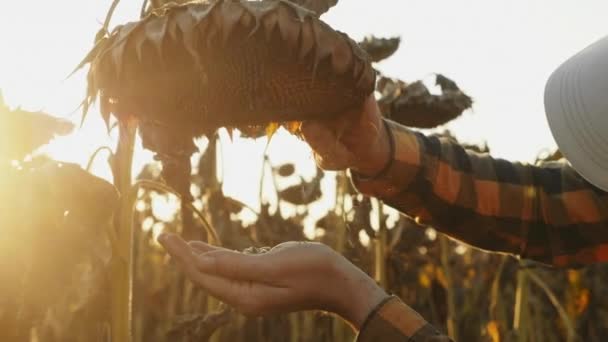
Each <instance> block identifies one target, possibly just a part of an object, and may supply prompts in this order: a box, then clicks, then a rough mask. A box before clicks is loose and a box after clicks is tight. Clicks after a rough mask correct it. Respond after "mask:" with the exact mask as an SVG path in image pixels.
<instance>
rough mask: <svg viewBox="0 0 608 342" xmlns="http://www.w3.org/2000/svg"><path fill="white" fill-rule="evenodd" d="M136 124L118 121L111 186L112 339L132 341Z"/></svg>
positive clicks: (118, 341) (121, 341) (115, 340)
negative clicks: (114, 205) (115, 205)
mask: <svg viewBox="0 0 608 342" xmlns="http://www.w3.org/2000/svg"><path fill="white" fill-rule="evenodd" d="M136 129H137V124H136V122H135V121H133V120H126V121H125V122H121V123H120V124H119V132H120V137H119V141H118V147H117V149H116V154H115V159H114V162H115V164H114V165H113V170H114V185H115V186H116V187H117V189H118V191H119V192H120V194H121V199H120V212H119V216H118V221H117V223H116V225H117V227H116V232H117V237H118V239H117V244H116V245H115V248H114V251H113V252H114V253H113V257H112V262H111V270H110V272H111V275H110V276H111V279H112V281H111V283H112V295H111V296H112V297H111V298H112V301H111V306H112V341H113V342H130V341H131V340H132V331H131V329H132V325H131V317H132V315H131V310H132V305H131V304H132V284H133V206H134V203H135V199H136V196H135V198H134V196H132V195H131V192H130V189H131V179H132V164H133V148H134V145H135V132H136Z"/></svg>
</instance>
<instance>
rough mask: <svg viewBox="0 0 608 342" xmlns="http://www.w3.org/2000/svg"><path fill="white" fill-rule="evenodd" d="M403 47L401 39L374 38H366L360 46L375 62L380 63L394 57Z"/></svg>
mask: <svg viewBox="0 0 608 342" xmlns="http://www.w3.org/2000/svg"><path fill="white" fill-rule="evenodd" d="M399 45H401V38H400V37H394V38H377V37H374V36H370V37H366V38H365V39H364V40H363V41H362V42H360V43H359V46H361V48H363V50H365V51H366V52H367V53H368V54H369V55H370V57H371V59H372V61H373V62H380V61H382V60H385V59H387V58H388V57H390V56H392V55H393V54H394V53H395V52H396V51H397V50H398V49H399Z"/></svg>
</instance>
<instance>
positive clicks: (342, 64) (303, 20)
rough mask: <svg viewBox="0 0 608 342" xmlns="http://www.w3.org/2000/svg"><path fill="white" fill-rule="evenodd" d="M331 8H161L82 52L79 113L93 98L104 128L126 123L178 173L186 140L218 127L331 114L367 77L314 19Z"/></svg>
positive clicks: (232, 3)
mask: <svg viewBox="0 0 608 342" xmlns="http://www.w3.org/2000/svg"><path fill="white" fill-rule="evenodd" d="M336 2H337V1H335V0H325V1H321V0H314V1H313V0H307V1H296V2H295V3H294V2H290V1H285V0H261V1H247V0H212V1H204V2H191V3H186V4H169V5H167V6H165V7H162V8H161V9H158V10H155V11H154V12H152V13H150V15H148V16H147V17H146V18H145V19H142V20H141V21H137V22H133V23H129V24H126V25H124V26H121V27H118V28H116V29H115V30H114V31H113V32H112V33H111V34H110V35H109V37H106V38H104V39H102V40H101V41H99V43H98V44H97V45H96V46H95V48H94V49H93V50H92V51H91V53H89V55H88V56H87V57H86V58H85V60H84V61H83V63H82V64H81V66H84V65H86V64H89V65H90V70H89V73H88V92H87V93H88V96H87V99H86V100H85V103H84V105H85V109H86V108H88V106H89V105H90V104H92V103H93V102H94V101H95V100H97V99H98V100H99V101H100V109H101V113H102V115H103V117H104V119H105V120H106V122H107V121H108V120H109V117H110V115H111V114H113V115H114V116H116V117H117V118H118V119H119V120H121V119H124V118H126V117H130V116H134V117H136V118H137V119H139V121H140V124H141V125H140V133H141V135H142V140H143V144H144V147H146V148H149V149H151V150H153V151H155V152H157V154H158V156H159V158H160V159H161V160H162V161H163V163H164V164H165V162H168V161H169V160H170V159H171V158H174V159H175V158H178V159H180V160H181V161H182V162H177V164H180V165H182V166H180V167H179V168H180V169H181V168H183V164H184V162H183V160H184V159H185V157H186V156H189V155H190V154H191V153H192V152H193V151H194V145H193V144H192V138H193V137H196V136H200V135H203V134H209V133H211V132H213V131H214V130H215V129H217V128H219V127H237V128H238V127H245V126H250V125H267V124H268V123H271V122H294V121H303V120H307V119H315V118H325V117H331V116H334V115H338V114H340V113H342V112H344V111H346V110H348V109H350V108H352V107H354V106H358V105H361V104H362V103H363V101H364V100H365V98H366V97H367V96H368V95H369V94H371V93H372V92H373V90H374V86H375V71H374V69H373V68H372V66H371V62H370V59H369V57H368V55H367V54H366V53H365V52H364V51H363V50H362V49H360V48H359V46H358V45H357V44H356V43H355V42H354V41H352V40H351V39H350V38H348V36H346V35H345V34H343V33H340V32H338V31H335V30H333V29H332V28H331V27H329V26H328V25H326V24H325V23H324V22H322V21H321V20H320V19H319V18H318V15H319V14H321V13H322V12H325V11H327V10H328V9H329V8H330V7H331V6H333V5H335V3H336ZM305 6H306V7H308V8H310V9H311V10H309V9H307V8H305ZM174 164H175V162H174ZM180 172H181V171H180ZM172 173H174V172H172Z"/></svg>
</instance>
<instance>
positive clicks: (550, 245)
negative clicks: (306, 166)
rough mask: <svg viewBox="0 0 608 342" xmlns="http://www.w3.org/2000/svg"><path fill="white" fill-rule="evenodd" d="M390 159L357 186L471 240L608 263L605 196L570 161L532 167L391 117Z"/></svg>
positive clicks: (536, 255)
mask: <svg viewBox="0 0 608 342" xmlns="http://www.w3.org/2000/svg"><path fill="white" fill-rule="evenodd" d="M388 123H389V128H390V129H391V131H392V133H393V136H394V139H395V154H394V157H393V163H392V165H391V167H390V169H389V170H388V172H386V173H384V174H383V176H382V177H381V178H379V179H372V180H370V179H364V178H362V177H360V176H357V175H356V174H354V173H351V174H352V181H353V184H354V186H355V187H356V188H357V189H358V190H359V191H360V192H362V193H364V194H366V195H369V196H374V197H378V198H380V199H381V200H383V201H384V202H385V203H386V204H388V205H390V206H392V207H394V208H395V209H397V210H399V211H401V212H402V213H404V214H406V215H408V216H411V217H413V218H415V219H416V220H417V221H418V222H419V223H420V224H422V225H428V226H432V227H434V228H435V229H437V230H439V231H440V232H442V233H445V234H447V235H449V236H451V237H453V238H455V239H458V240H460V241H462V242H464V243H467V244H470V245H472V246H475V247H478V248H481V249H485V250H490V251H496V252H505V253H509V254H513V255H517V256H521V257H524V258H528V259H532V260H536V261H539V262H542V263H545V264H550V265H555V266H579V265H585V264H589V263H593V262H598V261H608V194H607V193H606V192H603V191H601V190H599V189H597V188H595V187H594V186H593V185H591V184H590V183H588V182H587V181H585V180H584V179H583V178H582V177H581V176H580V175H579V174H578V173H577V172H576V171H575V170H574V169H573V168H572V167H571V166H570V165H569V164H568V163H567V162H565V161H563V162H551V163H545V164H543V165H539V166H535V165H528V164H523V163H513V162H508V161H505V160H501V159H495V158H492V157H491V156H490V155H488V154H480V153H476V152H473V151H469V150H466V149H464V148H463V147H462V146H460V145H459V144H457V143H455V142H454V141H453V140H452V139H449V138H441V137H427V136H425V135H423V134H421V133H419V132H415V131H412V130H410V129H408V128H406V127H404V126H401V125H399V124H397V123H394V122H390V121H389V122H388Z"/></svg>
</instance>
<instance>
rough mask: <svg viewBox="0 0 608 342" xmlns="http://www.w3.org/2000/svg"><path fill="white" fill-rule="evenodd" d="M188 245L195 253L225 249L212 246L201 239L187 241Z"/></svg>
mask: <svg viewBox="0 0 608 342" xmlns="http://www.w3.org/2000/svg"><path fill="white" fill-rule="evenodd" d="M188 245H189V246H190V247H191V248H192V249H193V250H194V252H195V253H196V254H201V253H207V252H213V251H218V250H225V249H224V248H222V247H217V246H212V245H210V244H208V243H205V242H203V241H189V242H188Z"/></svg>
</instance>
